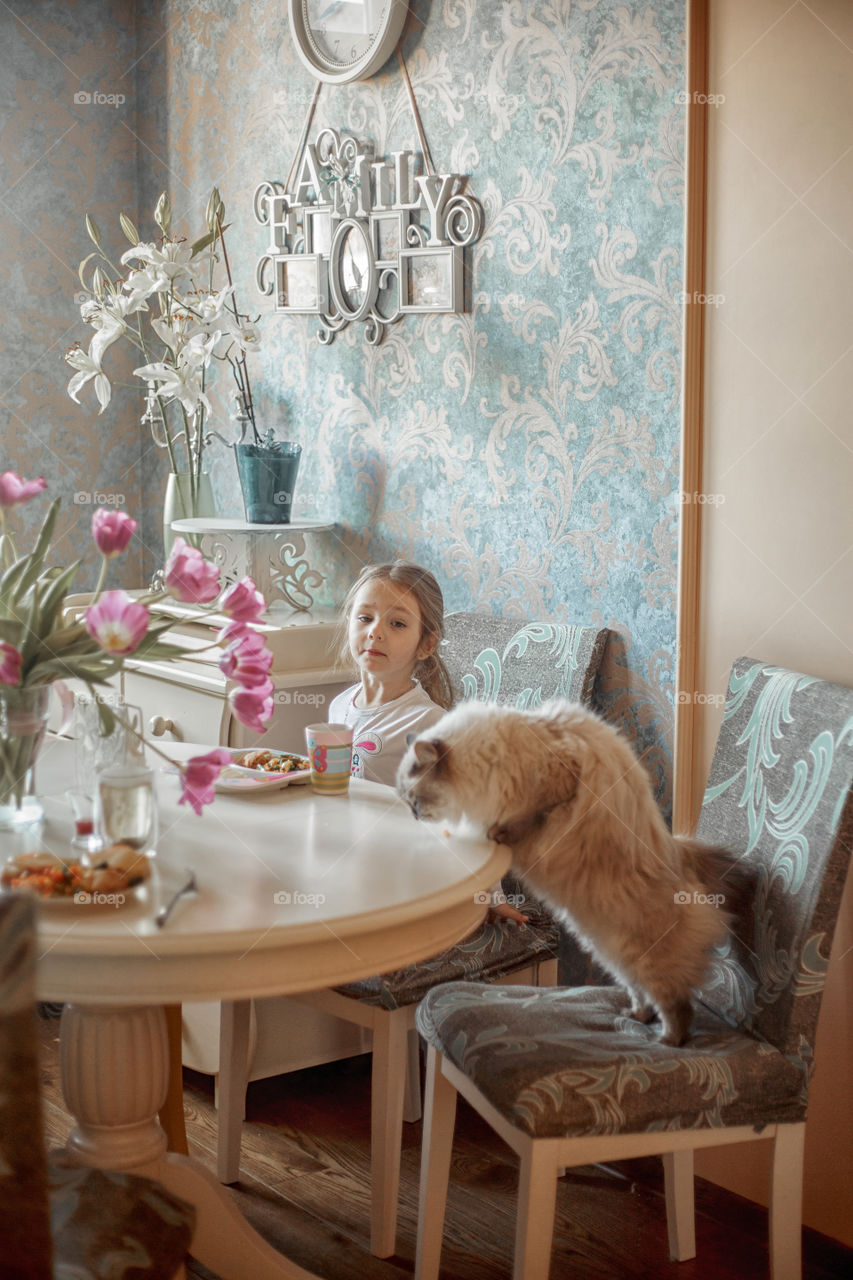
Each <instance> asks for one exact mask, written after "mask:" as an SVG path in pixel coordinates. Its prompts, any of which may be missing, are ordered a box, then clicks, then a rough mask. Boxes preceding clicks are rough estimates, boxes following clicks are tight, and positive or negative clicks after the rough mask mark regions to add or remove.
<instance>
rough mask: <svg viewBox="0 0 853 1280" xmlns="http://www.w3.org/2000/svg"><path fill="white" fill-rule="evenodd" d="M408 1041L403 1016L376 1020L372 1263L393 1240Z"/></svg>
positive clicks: (372, 1099)
mask: <svg viewBox="0 0 853 1280" xmlns="http://www.w3.org/2000/svg"><path fill="white" fill-rule="evenodd" d="M407 1041H408V1027H407V1026H406V1019H405V1016H404V1015H403V1013H402V1012H401V1013H400V1014H399V1015H396V1016H395V1014H388V1015H386V1016H385V1017H380V1018H378V1019H377V1021H376V1025H375V1027H374V1030H373V1069H372V1076H371V1086H370V1180H371V1210H370V1252H371V1253H372V1254H373V1256H374V1257H375V1258H389V1257H390V1256H391V1254H392V1253H393V1252H394V1249H395V1245H396V1239H397V1198H398V1194H399V1190H400V1148H401V1145H402V1141H403V1095H404V1094H405V1092H406V1053H407Z"/></svg>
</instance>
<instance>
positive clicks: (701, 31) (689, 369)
mask: <svg viewBox="0 0 853 1280" xmlns="http://www.w3.org/2000/svg"><path fill="white" fill-rule="evenodd" d="M709 3H710V0H687V69H686V70H687V75H686V90H687V106H686V146H685V169H686V182H685V201H684V206H685V207H684V348H683V364H682V383H681V391H682V394H681V415H682V416H681V474H680V486H681V495H680V496H682V498H683V497H684V496H686V495H688V494H689V495H698V494H700V493H701V492H702V457H703V441H704V388H705V377H704V374H705V370H704V356H705V305H704V302H703V301H697V299H703V298H704V296H705V295H706V292H707V291H706V288H705V252H706V212H707V188H708V163H707V145H708V45H709V39H708V27H709V15H708V8H709ZM702 510H703V507H702V504H701V503H700V502H697V501H692V502H690V501H684V500H682V501H681V502H680V516H679V531H678V595H677V605H676V661H675V732H674V742H673V814H672V824H673V831H675V832H692V830H693V828H694V825H695V822H696V818H697V816H698V811H699V806H700V803H701V791H700V790H699V788H700V786H701V783H700V782H699V781H698V780H697V779H696V777H695V755H696V735H697V730H698V728H699V723H698V716H697V709H698V708H697V702H696V697H695V695H696V691H697V680H698V674H699V625H700V582H699V571H700V563H701V550H702V540H701V534H702V527H701V515H702Z"/></svg>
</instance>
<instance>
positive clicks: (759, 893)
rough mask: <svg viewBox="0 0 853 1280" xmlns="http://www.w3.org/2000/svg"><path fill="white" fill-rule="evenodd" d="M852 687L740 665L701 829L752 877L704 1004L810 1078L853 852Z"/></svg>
mask: <svg viewBox="0 0 853 1280" xmlns="http://www.w3.org/2000/svg"><path fill="white" fill-rule="evenodd" d="M851 785H853V689H847V688H845V687H843V686H841V685H834V684H828V683H827V682H825V681H823V680H818V679H816V678H815V677H813V676H806V675H800V674H798V673H797V672H795V671H786V670H784V669H782V668H780V667H774V666H770V665H768V664H767V663H762V662H757V661H754V660H752V659H750V658H739V659H738V660H737V661H736V662H735V664H734V666H733V668H732V672H731V677H730V682H729V692H728V698H727V700H726V708H725V712H724V716H723V725H722V729H721V732H720V737H719V741H718V744H717V750H716V753H715V755H714V760H713V764H712V766H711V773H710V777H709V780H708V787H707V790H706V792H705V798H704V801H703V805H702V815H701V818H700V821H699V827H698V831H697V834H698V835H699V836H700V837H701V838H702V839H704V840H708V841H711V842H713V843H719V844H725V845H727V846H728V847H729V848H730V849H732V850H734V851H735V852H737V853H741V854H742V858H741V866H744V867H746V868H748V871H749V876H750V879H753V880H754V896H753V895H750V897H751V901H750V909H749V911H748V913H746V914H745V915H744V916H742V917H741V918H740V919H739V920H738V921H737V922H736V924H735V926H734V928H733V929H732V932H731V935H730V938H729V940H728V941H727V943H726V945H725V948H724V950H723V952H722V953H718V955H717V957H716V958H715V961H714V964H713V969H712V971H711V974H710V976H709V978H708V980H707V982H706V984H705V987H704V990H703V991H702V993H701V999H702V1001H703V1003H704V1004H706V1005H707V1006H709V1007H710V1008H711V1009H713V1010H714V1011H715V1012H716V1013H718V1014H720V1015H721V1016H722V1017H723V1018H725V1019H726V1021H727V1022H729V1023H733V1024H735V1025H737V1026H739V1027H741V1028H743V1029H744V1030H746V1031H748V1032H749V1033H751V1034H753V1035H756V1036H758V1037H760V1038H762V1039H764V1040H767V1041H768V1042H769V1043H770V1044H772V1045H774V1046H775V1047H776V1048H777V1049H779V1050H781V1052H782V1053H783V1054H785V1055H786V1056H788V1057H790V1058H792V1059H793V1060H794V1061H797V1060H798V1061H800V1063H801V1064H802V1066H803V1068H804V1069H805V1071H806V1075H807V1076H808V1074H809V1073H810V1067H811V1058H812V1049H813V1046H814V1041H815V1032H816V1025H817V1016H818V1012H819V1009H820V998H821V992H822V990H823V984H824V979H825V976H826V970H827V965H828V962H829V947H830V943H831V940H832V933H833V929H834V927H835V919H836V916H837V914H838V908H839V904H840V900H841V893H842V889H843V887H844V879H845V875H846V873H847V864H848V862H849V860H850V855H851V849H853V794H851Z"/></svg>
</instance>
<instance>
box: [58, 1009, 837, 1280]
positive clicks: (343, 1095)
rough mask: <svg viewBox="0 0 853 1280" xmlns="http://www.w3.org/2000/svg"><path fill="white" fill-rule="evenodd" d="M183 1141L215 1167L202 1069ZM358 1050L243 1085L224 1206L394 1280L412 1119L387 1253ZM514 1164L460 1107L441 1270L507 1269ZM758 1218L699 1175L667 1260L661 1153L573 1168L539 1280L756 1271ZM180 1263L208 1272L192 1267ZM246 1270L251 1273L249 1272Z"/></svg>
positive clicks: (818, 1270)
mask: <svg viewBox="0 0 853 1280" xmlns="http://www.w3.org/2000/svg"><path fill="white" fill-rule="evenodd" d="M40 1032H41V1042H42V1082H43V1097H44V1102H45V1127H46V1129H47V1134H48V1141H49V1143H50V1144H51V1145H58V1144H61V1143H63V1142H64V1141H65V1139H66V1137H67V1135H68V1133H69V1131H70V1129H71V1124H72V1122H71V1119H70V1117H69V1116H68V1115H67V1113H66V1111H65V1107H64V1104H63V1100H62V1095H61V1092H60V1089H59V1082H58V1070H57V1043H58V1035H59V1023H58V1022H57V1021H55V1020H50V1021H48V1020H43V1021H40ZM184 1088H185V1093H184V1108H185V1113H186V1118H187V1134H188V1138H189V1145H190V1152H191V1154H192V1155H194V1156H196V1157H197V1158H198V1159H199V1160H201V1161H202V1162H203V1163H204V1164H205V1165H207V1166H208V1168H210V1169H211V1170H215V1163H216V1161H215V1148H216V1112H215V1109H214V1106H213V1084H212V1081H211V1079H210V1078H209V1077H206V1076H202V1075H198V1074H196V1073H195V1072H191V1071H185V1072H184ZM369 1100H370V1058H369V1056H362V1057H359V1058H351V1059H349V1060H347V1061H346V1062H343V1063H333V1064H329V1065H327V1066H323V1067H315V1068H312V1069H311V1070H308V1071H299V1072H294V1073H292V1074H290V1075H287V1076H279V1077H277V1078H275V1079H272V1080H262V1081H257V1082H256V1083H254V1084H252V1085H250V1086H249V1093H248V1099H247V1116H246V1123H245V1125H244V1130H243V1149H242V1165H241V1179H240V1182H239V1183H238V1184H237V1185H236V1186H235V1187H233V1188H232V1190H231V1195H232V1196H233V1197H234V1200H235V1202H236V1203H237V1205H238V1206H239V1207H240V1209H241V1211H242V1212H243V1213H244V1214H245V1216H246V1218H248V1220H249V1221H250V1222H251V1223H252V1225H253V1226H254V1227H255V1228H256V1230H257V1231H259V1232H260V1234H261V1235H262V1236H264V1237H265V1238H266V1239H267V1240H269V1241H270V1243H272V1244H273V1245H275V1246H276V1247H277V1248H279V1249H281V1250H282V1252H284V1253H286V1254H287V1255H288V1256H289V1257H291V1258H292V1259H293V1260H294V1261H295V1262H297V1263H299V1264H300V1265H301V1266H303V1267H306V1268H308V1269H310V1270H311V1271H314V1272H316V1273H317V1274H318V1275H319V1276H322V1277H324V1278H325V1280H408V1278H409V1277H411V1275H412V1271H413V1267H414V1240H415V1225H416V1219H417V1187H418V1171H419V1160H420V1138H421V1126H420V1124H416V1125H404V1149H403V1167H402V1188H401V1211H400V1227H399V1232H398V1244H397V1248H398V1252H397V1254H396V1255H395V1256H394V1257H393V1258H389V1259H387V1260H384V1261H380V1260H379V1259H377V1258H373V1257H372V1256H371V1254H370V1252H369V1247H368V1236H369V1209H368V1196H367V1185H368V1183H367V1179H368V1172H369V1159H370V1126H369ZM516 1181H517V1166H516V1162H515V1158H514V1156H513V1155H512V1153H511V1152H510V1151H509V1149H508V1148H506V1147H505V1146H504V1145H503V1144H502V1143H501V1142H500V1140H499V1139H497V1138H496V1137H495V1136H494V1135H493V1134H492V1132H491V1130H490V1129H489V1128H488V1126H487V1125H485V1124H484V1123H483V1122H482V1121H481V1120H480V1119H479V1117H478V1116H477V1115H476V1114H475V1113H474V1112H473V1111H471V1109H470V1108H469V1107H467V1106H466V1105H465V1104H464V1103H460V1107H459V1118H458V1121H457V1129H456V1141H455V1146H454V1160H453V1171H452V1182H451V1188H450V1194H449V1199H448V1220H447V1227H446V1232H445V1242H444V1252H443V1255H442V1263H443V1269H442V1280H507V1277H508V1276H510V1274H511V1270H512V1264H511V1259H512V1247H513V1239H514V1233H515V1219H514V1215H515V1193H516ZM766 1232H767V1215H766V1213H765V1212H764V1211H763V1210H761V1209H759V1208H757V1207H756V1206H755V1205H753V1204H751V1203H750V1202H749V1201H746V1200H743V1199H741V1198H740V1197H738V1196H734V1195H731V1194H729V1193H728V1192H725V1191H723V1190H721V1189H720V1188H719V1187H716V1186H714V1185H713V1184H711V1183H708V1182H704V1181H702V1180H697V1185H696V1236H697V1247H698V1257H697V1258H696V1259H694V1260H692V1261H690V1262H682V1263H673V1262H670V1261H669V1258H668V1256H667V1246H666V1222H665V1216H664V1206H663V1186H662V1173H661V1166H660V1161H658V1160H637V1161H630V1162H627V1161H626V1162H622V1163H620V1164H618V1165H609V1166H591V1167H585V1168H579V1169H573V1170H570V1171H569V1172H568V1174H567V1175H566V1177H565V1178H563V1179H561V1181H560V1184H559V1189H558V1196H557V1224H556V1231H555V1238H554V1251H553V1255H552V1264H551V1280H564V1278H565V1280H568V1278H569V1277H571V1280H669V1278H670V1277H671V1278H672V1280H676V1277H677V1280H741V1278H748V1280H754V1278H756V1277H758V1278H760V1277H764V1276H766V1275H767V1274H768V1268H767V1248H766ZM188 1275H190V1276H192V1277H194V1278H195V1280H210V1276H211V1273H210V1272H208V1271H206V1270H205V1269H204V1268H202V1267H201V1266H199V1265H197V1264H191V1267H190V1269H188ZM850 1275H853V1250H847V1249H844V1248H843V1247H842V1246H841V1245H839V1244H837V1243H836V1242H834V1241H832V1240H828V1239H827V1238H826V1237H824V1236H820V1235H818V1234H817V1233H816V1232H812V1231H806V1232H805V1233H804V1269H803V1276H804V1280H842V1277H844V1280H847V1277H849V1276H850ZM245 1280H252V1277H251V1276H249V1275H247V1276H246V1278H245Z"/></svg>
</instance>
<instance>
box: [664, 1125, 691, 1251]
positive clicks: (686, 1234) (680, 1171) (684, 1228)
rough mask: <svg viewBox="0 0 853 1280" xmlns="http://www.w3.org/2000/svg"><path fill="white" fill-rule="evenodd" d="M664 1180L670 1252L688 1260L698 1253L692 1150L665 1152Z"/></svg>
mask: <svg viewBox="0 0 853 1280" xmlns="http://www.w3.org/2000/svg"><path fill="white" fill-rule="evenodd" d="M663 1180H664V1188H665V1191H666V1232H667V1237H668V1240H669V1256H670V1258H672V1260H673V1262H686V1261H687V1259H688V1258H695V1257H696V1215H695V1211H694V1204H693V1152H692V1150H687V1151H667V1152H666V1153H665V1155H664V1156H663Z"/></svg>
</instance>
